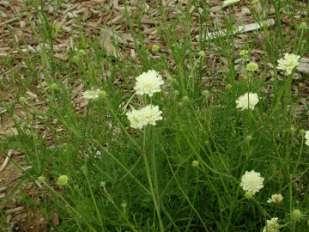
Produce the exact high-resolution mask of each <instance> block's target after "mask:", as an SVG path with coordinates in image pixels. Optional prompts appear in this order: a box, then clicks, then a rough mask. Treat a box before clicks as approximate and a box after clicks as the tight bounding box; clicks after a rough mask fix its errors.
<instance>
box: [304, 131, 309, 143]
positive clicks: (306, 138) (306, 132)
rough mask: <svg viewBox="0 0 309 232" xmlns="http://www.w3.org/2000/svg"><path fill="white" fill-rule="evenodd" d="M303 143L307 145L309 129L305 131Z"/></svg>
mask: <svg viewBox="0 0 309 232" xmlns="http://www.w3.org/2000/svg"><path fill="white" fill-rule="evenodd" d="M305 144H306V145H307V146H309V130H307V131H305Z"/></svg>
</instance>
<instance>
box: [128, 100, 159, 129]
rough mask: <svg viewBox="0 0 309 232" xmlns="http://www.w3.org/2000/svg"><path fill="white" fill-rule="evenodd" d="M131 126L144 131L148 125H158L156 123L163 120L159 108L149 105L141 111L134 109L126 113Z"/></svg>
mask: <svg viewBox="0 0 309 232" xmlns="http://www.w3.org/2000/svg"><path fill="white" fill-rule="evenodd" d="M126 115H127V117H128V120H129V122H130V125H131V127H132V128H135V129H142V128H143V127H145V126H147V125H153V126H155V125H156V122H157V121H159V120H162V112H161V111H160V109H159V107H158V106H154V105H147V106H145V107H143V108H141V109H138V110H136V109H133V110H131V111H130V112H127V113H126Z"/></svg>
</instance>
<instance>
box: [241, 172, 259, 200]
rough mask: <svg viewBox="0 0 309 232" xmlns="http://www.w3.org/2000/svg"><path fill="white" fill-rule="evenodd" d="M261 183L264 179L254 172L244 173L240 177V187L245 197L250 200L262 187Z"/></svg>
mask: <svg viewBox="0 0 309 232" xmlns="http://www.w3.org/2000/svg"><path fill="white" fill-rule="evenodd" d="M263 182H264V178H263V177H261V174H260V173H258V172H256V171H254V170H252V171H246V172H245V174H244V175H243V176H242V177H241V183H240V187H242V189H243V190H244V191H245V192H246V197H248V198H250V197H252V196H254V195H255V194H256V193H257V192H259V191H260V190H261V189H262V188H263V187H264V185H263Z"/></svg>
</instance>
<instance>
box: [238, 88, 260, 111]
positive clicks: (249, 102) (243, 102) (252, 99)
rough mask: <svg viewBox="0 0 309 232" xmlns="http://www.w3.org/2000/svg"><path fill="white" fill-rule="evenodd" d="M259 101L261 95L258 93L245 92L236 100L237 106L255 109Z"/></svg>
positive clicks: (244, 108)
mask: <svg viewBox="0 0 309 232" xmlns="http://www.w3.org/2000/svg"><path fill="white" fill-rule="evenodd" d="M258 102H259V97H258V95H257V94H256V93H250V92H249V93H245V94H243V95H241V96H240V97H239V98H238V99H237V100H236V107H237V109H240V110H246V109H250V110H253V109H254V107H255V105H256V104H257V103H258Z"/></svg>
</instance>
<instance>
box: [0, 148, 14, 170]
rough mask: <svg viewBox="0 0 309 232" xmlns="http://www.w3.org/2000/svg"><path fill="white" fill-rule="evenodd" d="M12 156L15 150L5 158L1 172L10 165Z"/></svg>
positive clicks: (0, 168)
mask: <svg viewBox="0 0 309 232" xmlns="http://www.w3.org/2000/svg"><path fill="white" fill-rule="evenodd" d="M12 154H13V150H9V152H8V155H7V156H6V157H5V160H4V162H3V164H2V165H1V167H0V172H2V171H3V170H4V169H5V168H6V166H7V164H8V163H9V161H10V159H11V157H12Z"/></svg>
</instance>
